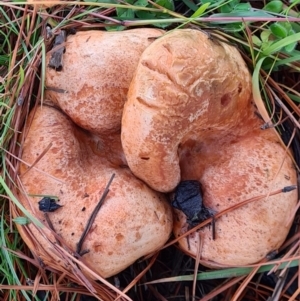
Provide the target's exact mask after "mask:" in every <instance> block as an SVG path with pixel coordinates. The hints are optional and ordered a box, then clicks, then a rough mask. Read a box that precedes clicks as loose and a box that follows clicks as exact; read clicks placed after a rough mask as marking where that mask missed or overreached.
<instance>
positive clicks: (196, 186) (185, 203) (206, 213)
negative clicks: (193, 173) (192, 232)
mask: <svg viewBox="0 0 300 301" xmlns="http://www.w3.org/2000/svg"><path fill="white" fill-rule="evenodd" d="M172 206H173V207H174V208H176V209H179V210H181V211H182V212H183V213H184V214H185V215H186V216H187V221H188V223H189V224H190V225H192V226H195V225H198V224H199V223H201V222H202V221H204V220H206V219H208V218H209V217H211V216H212V215H213V211H212V210H211V209H208V208H205V207H204V205H203V200H202V191H201V185H200V183H199V182H198V181H195V180H189V181H182V182H180V183H179V185H178V186H177V187H176V190H175V197H174V201H173V202H172Z"/></svg>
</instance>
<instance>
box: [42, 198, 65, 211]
mask: <svg viewBox="0 0 300 301" xmlns="http://www.w3.org/2000/svg"><path fill="white" fill-rule="evenodd" d="M60 207H62V206H61V205H59V204H57V203H56V201H55V200H54V199H51V198H48V197H45V198H42V199H41V200H40V201H39V210H40V211H43V212H53V211H55V210H57V209H58V208H60Z"/></svg>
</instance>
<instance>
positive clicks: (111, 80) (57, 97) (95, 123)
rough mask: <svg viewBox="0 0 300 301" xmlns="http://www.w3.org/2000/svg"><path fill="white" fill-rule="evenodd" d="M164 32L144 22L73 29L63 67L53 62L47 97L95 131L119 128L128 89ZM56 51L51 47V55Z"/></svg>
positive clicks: (114, 130)
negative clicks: (55, 66)
mask: <svg viewBox="0 0 300 301" xmlns="http://www.w3.org/2000/svg"><path fill="white" fill-rule="evenodd" d="M163 32H164V31H162V30H159V29H154V28H140V29H133V30H125V31H121V32H105V31H99V30H98V31H96V30H93V31H82V32H78V33H76V34H75V35H69V36H68V38H67V41H66V46H65V48H66V51H65V53H64V55H63V68H62V70H61V71H56V70H54V69H51V68H49V67H47V72H46V86H47V90H46V97H47V102H48V103H49V102H50V103H52V104H54V105H56V106H58V107H59V108H61V109H62V110H63V111H64V112H65V113H66V114H67V115H69V116H70V117H71V119H72V120H73V121H74V122H75V123H76V124H77V125H79V126H80V127H82V128H85V129H87V130H89V131H91V132H93V133H97V134H106V135H108V134H111V133H116V132H117V133H118V134H119V132H120V127H121V116H122V111H123V106H124V102H125V100H126V94H127V91H128V87H129V84H130V81H131V79H132V76H133V74H134V72H135V68H136V66H137V63H138V60H139V57H140V56H141V54H142V52H143V51H144V50H145V48H146V47H147V46H148V45H150V44H151V43H152V41H153V40H155V38H156V37H159V36H160V35H161V34H162V33H163ZM50 56H51V52H50V53H48V56H47V60H48V61H49V59H50ZM103 112H104V114H103Z"/></svg>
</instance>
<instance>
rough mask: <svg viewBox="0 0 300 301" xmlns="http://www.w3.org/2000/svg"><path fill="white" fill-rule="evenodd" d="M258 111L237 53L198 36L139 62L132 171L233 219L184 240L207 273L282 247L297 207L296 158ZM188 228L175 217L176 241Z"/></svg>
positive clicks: (130, 105) (160, 47)
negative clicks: (193, 184)
mask: <svg viewBox="0 0 300 301" xmlns="http://www.w3.org/2000/svg"><path fill="white" fill-rule="evenodd" d="M257 115H259V114H256V112H255V107H254V105H253V104H252V94H251V76H250V74H249V71H248V69H247V67H246V65H245V63H244V61H243V59H242V57H241V55H240V54H239V52H238V50H237V49H236V48H235V47H233V46H230V45H228V44H227V43H223V42H220V41H219V40H215V39H214V38H213V39H209V38H208V36H207V35H206V34H204V33H203V32H200V31H196V30H188V29H186V30H178V31H173V32H171V33H168V34H166V35H164V36H163V37H161V38H159V39H157V40H156V41H155V42H153V43H152V44H151V45H150V46H149V47H148V48H147V49H146V50H145V51H144V52H143V54H142V56H141V58H140V61H139V64H138V66H137V70H136V73H135V75H134V77H133V80H132V82H131V85H130V89H129V92H128V100H127V102H126V104H125V107H124V112H123V118H122V145H123V148H124V153H125V156H126V159H127V162H128V165H129V167H130V169H131V170H132V172H133V173H134V174H135V175H136V176H137V177H139V178H140V179H142V180H143V181H145V182H146V183H147V184H148V185H150V186H151V187H152V188H153V189H155V190H158V191H162V192H169V191H172V190H174V188H175V187H176V186H177V185H178V183H179V181H180V180H197V181H199V183H201V186H202V190H203V204H204V205H205V207H206V208H209V209H210V210H212V211H214V212H216V213H217V212H221V211H222V210H224V209H228V208H230V207H232V206H234V205H235V204H239V203H240V202H242V201H245V200H247V199H250V198H253V197H258V196H261V195H262V196H264V195H265V196H266V195H267V197H263V198H260V199H259V200H257V201H255V202H253V203H250V204H248V205H245V206H243V207H241V208H239V209H237V210H232V211H231V212H228V213H227V214H225V215H224V216H222V217H221V218H219V219H218V220H217V221H216V239H215V240H213V238H212V231H211V228H210V227H209V226H208V227H206V228H204V229H202V230H201V231H200V232H195V233H193V235H190V237H188V238H183V239H181V240H180V241H179V244H180V246H181V248H182V249H183V250H184V251H186V252H187V253H189V254H191V255H192V256H196V254H197V253H198V252H201V256H200V257H201V260H202V261H206V264H207V265H209V266H218V265H224V266H226V265H230V266H232V265H241V264H243V265H244V264H249V263H254V262H257V261H259V260H261V259H262V258H264V257H265V256H266V255H267V254H268V253H269V252H271V251H274V250H276V249H278V248H279V246H280V245H281V244H282V243H283V241H284V240H285V238H286V236H287V233H288V231H289V229H290V226H291V222H292V212H293V211H294V210H295V206H296V203H297V190H294V191H292V192H289V193H285V194H284V193H281V194H278V195H270V193H271V192H272V191H274V190H278V189H282V188H283V187H284V186H290V185H296V171H295V168H294V166H293V162H292V160H291V158H290V153H289V151H288V150H286V149H285V147H283V146H282V144H281V142H280V140H279V138H278V136H277V135H276V133H275V131H274V129H268V130H261V126H262V125H263V121H262V120H261V119H260V118H259V117H258V116H257ZM188 228H189V223H188V221H187V216H186V215H185V214H184V213H183V212H182V211H180V210H175V217H174V234H175V236H176V237H178V236H180V235H181V234H183V233H185V232H186V231H187V230H188Z"/></svg>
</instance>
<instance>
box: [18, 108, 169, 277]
mask: <svg viewBox="0 0 300 301" xmlns="http://www.w3.org/2000/svg"><path fill="white" fill-rule="evenodd" d="M29 124H30V126H29V127H27V128H26V129H25V131H28V135H27V136H26V140H25V143H24V145H23V155H22V160H23V161H25V162H26V163H27V164H29V165H32V164H33V163H34V162H35V161H36V160H37V159H38V158H40V160H39V161H38V162H37V163H36V164H35V165H34V167H33V168H28V166H27V165H25V164H22V165H21V169H20V178H21V181H22V185H23V188H24V190H25V194H20V195H19V199H20V201H21V202H22V204H23V205H24V206H25V207H26V209H27V210H28V211H29V212H30V213H32V214H33V215H34V216H35V217H37V218H38V219H40V220H42V221H43V222H44V224H46V225H47V221H46V220H45V217H44V214H43V211H52V210H50V209H51V206H52V205H51V204H50V207H48V208H47V204H43V205H44V206H43V207H42V208H41V209H42V211H40V210H39V207H40V206H41V203H40V204H39V202H40V201H41V197H34V195H35V196H38V195H39V196H40V195H45V196H49V195H50V196H56V197H57V198H58V199H59V202H57V204H58V205H61V206H62V207H59V208H58V206H52V207H53V209H57V210H55V211H54V212H49V213H48V216H49V219H50V221H51V224H52V226H53V228H54V231H55V232H56V233H57V235H59V237H61V239H62V241H63V243H64V244H65V245H66V246H68V247H69V249H70V250H72V251H73V252H76V250H77V244H78V242H79V241H80V239H81V237H82V234H83V232H84V229H85V227H86V225H87V223H88V221H89V219H90V217H91V214H92V212H93V210H94V209H95V207H96V205H97V204H98V202H99V200H100V198H101V196H102V194H103V192H104V189H105V186H106V185H107V183H108V182H109V179H110V178H111V176H112V174H115V178H114V179H113V181H112V183H111V185H110V187H109V190H110V191H109V193H108V195H107V197H106V199H105V201H104V203H103V205H102V207H101V208H100V210H99V212H98V214H97V215H96V219H95V220H94V222H93V223H92V227H91V229H90V230H89V231H88V233H87V235H86V238H85V239H84V241H83V245H82V250H79V251H83V250H89V252H88V253H87V254H85V255H83V259H84V261H85V262H86V263H87V264H88V266H89V267H91V268H92V269H93V270H94V271H96V272H98V273H99V274H100V275H101V276H102V277H109V276H111V275H114V274H116V273H118V272H120V271H122V270H123V269H125V268H126V267H128V266H129V265H130V264H132V263H133V262H134V261H135V260H137V259H138V258H140V257H141V256H143V255H146V254H149V253H151V252H152V251H154V250H156V249H158V248H160V247H161V246H162V245H163V244H164V243H165V242H166V241H167V239H168V238H169V236H170V233H171V230H172V212H171V208H170V206H169V204H168V203H167V202H166V200H165V198H164V196H163V195H162V194H160V193H157V192H155V191H153V190H151V189H150V188H149V187H148V186H147V185H146V184H144V183H143V182H142V181H140V180H138V179H136V178H135V177H134V176H133V175H132V173H131V172H130V170H129V169H128V168H126V167H119V166H117V165H115V164H112V163H111V162H109V160H107V159H106V158H105V153H104V154H103V152H102V150H101V149H99V148H98V147H97V145H98V142H99V138H97V137H96V136H94V135H92V134H90V133H87V132H86V131H84V130H82V129H80V128H79V127H77V126H76V125H75V124H74V123H73V122H72V121H70V119H69V118H68V117H66V116H65V115H64V114H63V113H61V112H59V111H58V110H56V109H54V108H49V107H47V106H44V107H43V108H38V109H37V112H36V113H35V114H32V115H31V121H30V122H29ZM49 145H51V147H50V148H49ZM43 152H45V153H44V154H43ZM42 154H43V155H42ZM41 155H42V156H41ZM40 156H41V157H40ZM43 202H44V200H43ZM48 205H49V204H48ZM54 207H55V208H54ZM22 227H23V226H19V228H20V233H21V235H22V237H23V239H24V240H25V242H26V243H27V244H28V246H29V247H30V248H31V250H32V251H33V252H34V253H35V254H36V255H37V256H38V257H40V258H41V259H42V260H43V262H44V264H45V265H46V266H50V267H51V266H52V265H53V262H55V265H57V264H59V263H60V264H61V265H63V264H64V260H63V257H62V256H61V254H60V253H59V252H58V251H57V250H56V249H55V248H54V247H53V244H55V243H56V239H55V236H54V235H53V233H51V231H50V230H48V229H47V228H43V229H42V232H41V231H39V230H38V229H37V228H36V227H35V226H34V225H33V224H29V225H28V227H29V228H30V230H31V232H32V233H33V235H34V237H35V239H36V240H37V241H38V242H39V246H38V247H37V246H36V244H34V242H33V241H32V240H31V238H30V236H29V235H28V234H27V233H26V232H25V231H22Z"/></svg>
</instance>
